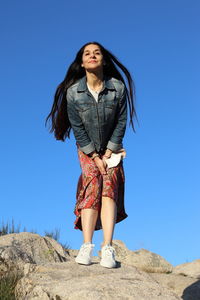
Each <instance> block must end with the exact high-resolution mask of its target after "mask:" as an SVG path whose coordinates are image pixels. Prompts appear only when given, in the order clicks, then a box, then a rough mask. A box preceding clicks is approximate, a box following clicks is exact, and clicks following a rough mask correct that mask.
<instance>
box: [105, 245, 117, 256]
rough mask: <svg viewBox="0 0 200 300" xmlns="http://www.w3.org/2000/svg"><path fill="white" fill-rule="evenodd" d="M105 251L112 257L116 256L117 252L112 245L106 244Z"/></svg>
mask: <svg viewBox="0 0 200 300" xmlns="http://www.w3.org/2000/svg"><path fill="white" fill-rule="evenodd" d="M104 251H105V252H106V255H109V256H112V257H114V256H115V254H116V251H115V249H114V248H113V247H112V246H106V247H105V248H104Z"/></svg>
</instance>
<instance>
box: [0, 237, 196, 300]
mask: <svg viewBox="0 0 200 300" xmlns="http://www.w3.org/2000/svg"><path fill="white" fill-rule="evenodd" d="M113 246H114V248H115V250H116V259H117V262H118V265H117V268H116V269H107V268H103V267H101V266H100V265H99V261H100V258H99V257H93V263H92V265H90V266H83V265H79V264H77V263H75V261H74V258H75V256H76V255H77V252H78V250H67V251H66V250H65V249H63V248H62V246H61V245H60V244H59V243H57V242H56V241H55V240H53V239H51V238H48V237H41V236H40V235H38V234H33V233H27V232H24V233H15V234H8V235H5V236H2V237H0V275H2V274H4V273H5V272H6V271H7V270H17V271H18V272H21V274H22V278H21V279H20V280H19V281H18V283H17V285H16V288H15V294H16V299H19V300H31V299H34V300H39V299H41V300H47V299H48V300H78V299H82V300H85V299H87V300H90V299H91V300H97V299H99V300H100V299H106V300H107V299H113V300H115V299H120V300H123V299H124V300H125V299H126V300H128V299H132V300H143V299H144V300H165V299H166V300H175V299H177V300H178V299H184V300H200V260H196V261H193V262H191V263H187V264H182V265H179V266H177V267H173V266H172V265H171V264H170V263H168V262H167V261H166V260H165V259H164V258H163V257H161V256H160V255H158V254H155V253H152V252H150V251H147V250H145V249H140V250H138V251H131V250H129V249H127V247H126V246H125V244H124V243H123V242H121V241H117V240H115V241H114V243H113Z"/></svg>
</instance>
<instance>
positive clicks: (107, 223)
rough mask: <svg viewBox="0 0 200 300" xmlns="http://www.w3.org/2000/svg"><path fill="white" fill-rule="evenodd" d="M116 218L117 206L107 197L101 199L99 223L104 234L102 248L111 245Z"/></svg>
mask: <svg viewBox="0 0 200 300" xmlns="http://www.w3.org/2000/svg"><path fill="white" fill-rule="evenodd" d="M116 216H117V206H116V203H115V201H114V200H113V199H111V198H109V197H102V207H101V223H102V228H103V234H104V241H103V243H102V247H103V246H105V245H106V244H111V245H112V238H113V233H114V227H115V222H116Z"/></svg>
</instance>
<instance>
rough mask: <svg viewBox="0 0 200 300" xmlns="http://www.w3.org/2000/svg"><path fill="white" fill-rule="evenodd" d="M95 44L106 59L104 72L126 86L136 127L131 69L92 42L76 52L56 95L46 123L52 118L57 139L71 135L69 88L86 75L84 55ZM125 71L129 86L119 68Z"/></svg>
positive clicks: (51, 130)
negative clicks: (68, 109)
mask: <svg viewBox="0 0 200 300" xmlns="http://www.w3.org/2000/svg"><path fill="white" fill-rule="evenodd" d="M90 44H94V45H97V46H99V48H100V50H101V53H102V55H103V59H104V66H103V74H104V75H106V76H109V77H114V78H116V79H119V80H121V81H122V82H123V83H124V84H125V86H126V95H127V99H128V104H129V115H130V124H131V126H132V128H133V130H134V131H135V129H134V124H133V117H134V116H136V112H135V107H134V100H135V86H134V82H133V80H132V77H131V75H130V73H129V71H128V70H127V69H126V68H125V67H124V66H123V65H122V64H121V63H120V62H119V60H118V59H117V58H116V57H115V56H114V55H113V54H112V53H111V52H109V51H108V50H107V49H105V48H104V47H103V46H102V45H101V44H99V43H97V42H90V43H87V44H85V45H83V46H82V48H81V49H80V50H79V51H78V53H77V54H76V57H75V60H74V61H73V62H72V64H71V65H70V66H69V68H68V71H67V74H66V76H65V78H64V80H63V81H62V82H61V83H60V84H59V85H58V87H57V89H56V92H55V95H54V102H53V106H52V109H51V112H50V113H49V115H48V116H47V118H46V122H45V125H46V124H47V121H48V120H49V119H50V120H51V128H50V132H54V135H55V138H56V139H57V140H62V141H64V140H65V139H66V137H69V136H70V130H71V125H70V122H69V119H68V115H67V101H66V93H67V89H68V88H69V87H70V86H71V85H73V84H74V83H75V82H76V81H77V80H78V79H80V78H82V77H84V76H85V74H86V73H85V69H84V68H83V67H81V64H82V55H83V52H84V49H85V47H86V46H87V45H90ZM117 67H118V68H119V69H120V70H121V71H122V72H123V73H124V75H125V77H126V80H127V82H128V88H127V85H126V83H125V80H124V78H123V76H122V75H121V73H120V72H119V70H118V68H117Z"/></svg>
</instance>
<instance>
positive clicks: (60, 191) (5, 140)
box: [0, 0, 200, 265]
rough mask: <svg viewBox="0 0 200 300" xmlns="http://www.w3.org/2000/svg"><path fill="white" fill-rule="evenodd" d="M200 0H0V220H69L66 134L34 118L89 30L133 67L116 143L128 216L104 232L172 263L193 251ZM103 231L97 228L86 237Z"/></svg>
mask: <svg viewBox="0 0 200 300" xmlns="http://www.w3.org/2000/svg"><path fill="white" fill-rule="evenodd" d="M199 15H200V2H199V1H198V0H192V1H189V0H187V1H186V0H169V1H162V0H151V1H148V0H136V1H135V0H123V1H120V0H119V1H116V0H111V1H105V0H102V1H98V2H95V1H90V0H85V1H81V0H79V1H64V0H60V1H59V0H58V1H52V0H43V1H39V0H35V1H25V0H21V1H14V0H13V1H11V0H7V1H2V2H1V9H0V23H1V24H0V25H1V26H0V31H1V32H0V33H1V35H0V36H1V37H0V38H1V50H0V51H1V55H0V60H1V68H0V76H1V80H0V81H1V118H0V126H1V150H0V151H1V155H0V160H1V182H0V184H1V188H0V199H1V200H0V201H1V206H0V212H1V214H0V221H4V222H7V221H11V219H12V217H13V218H14V220H15V222H16V224H19V223H21V226H22V227H23V226H26V228H27V229H28V230H31V229H35V230H37V232H38V233H39V234H43V233H44V230H53V229H54V228H60V233H61V238H60V239H61V241H62V242H63V243H65V242H67V243H68V244H69V245H70V246H71V247H72V248H73V249H78V248H79V247H80V245H81V243H82V233H81V231H78V230H75V229H74V220H75V215H74V213H73V210H74V205H75V193H76V185H77V180H78V177H79V175H80V171H81V170H80V167H79V162H78V159H77V153H76V147H75V140H74V138H73V136H72V138H71V139H70V141H69V140H67V141H66V142H65V143H63V142H60V141H56V140H55V139H54V138H53V135H52V134H49V133H48V129H47V128H45V126H44V121H45V118H46V116H47V114H48V113H49V111H50V108H51V105H52V101H53V95H54V92H55V89H56V86H57V85H58V84H59V83H60V82H61V81H62V80H63V77H64V75H65V73H66V70H67V68H68V66H69V64H70V63H71V62H72V60H73V59H74V56H75V54H76V52H77V51H78V50H79V48H80V47H81V46H82V45H83V44H84V43H86V42H88V41H93V40H96V41H99V42H100V43H102V44H103V45H104V46H105V47H106V48H108V49H109V50H110V51H111V52H113V53H114V54H115V55H116V56H117V57H118V58H119V60H121V61H122V62H123V63H124V64H125V65H126V66H127V68H128V69H129V70H130V72H131V73H132V75H133V78H134V80H135V85H136V95H137V102H136V108H137V114H138V119H139V125H138V124H137V123H136V134H134V133H133V132H132V131H131V129H129V128H128V129H127V132H126V136H125V139H124V146H125V148H126V149H127V158H126V160H125V161H124V166H125V174H126V191H125V207H126V212H127V214H128V218H127V219H126V220H124V221H123V222H121V223H119V224H117V225H116V227H115V235H114V239H120V240H122V241H124V242H125V244H126V245H127V247H128V248H129V249H132V250H136V249H140V248H145V249H147V250H150V251H153V252H155V253H158V254H160V255H162V256H163V257H164V258H165V259H167V260H168V261H169V262H170V263H172V264H173V265H177V264H180V263H184V262H186V261H192V260H194V259H197V258H200V240H199V227H200V217H199V212H200V188H199V179H200V155H199V152H200V139H199V137H200V134H199V131H200V126H199V112H200V89H199V87H200V58H199V53H200V40H199V30H200V18H199ZM101 240H102V231H98V232H95V235H94V240H93V242H94V243H95V244H96V249H97V250H99V246H100V243H101Z"/></svg>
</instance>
